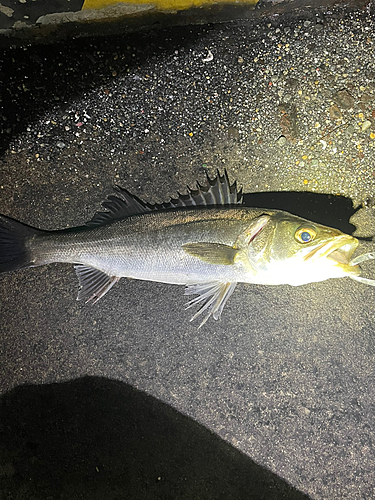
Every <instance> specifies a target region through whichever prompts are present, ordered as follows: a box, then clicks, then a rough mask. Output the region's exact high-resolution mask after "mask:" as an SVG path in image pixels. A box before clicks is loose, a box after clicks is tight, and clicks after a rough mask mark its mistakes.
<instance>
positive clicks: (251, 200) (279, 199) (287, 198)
mask: <svg viewBox="0 0 375 500" xmlns="http://www.w3.org/2000/svg"><path fill="white" fill-rule="evenodd" d="M244 204H245V206H247V207H257V208H273V209H277V210H285V211H286V212H289V213H292V214H294V215H298V216H299V217H304V218H305V219H308V220H310V221H312V222H317V223H318V224H323V225H325V226H330V227H334V228H336V229H340V231H342V232H344V233H347V234H351V233H353V231H354V229H355V226H353V225H352V224H350V222H349V220H350V218H351V217H352V216H353V215H354V213H355V212H356V210H355V209H354V208H353V202H352V200H351V199H350V198H346V197H345V196H334V195H330V194H322V193H309V192H297V191H280V192H265V193H249V194H245V195H244Z"/></svg>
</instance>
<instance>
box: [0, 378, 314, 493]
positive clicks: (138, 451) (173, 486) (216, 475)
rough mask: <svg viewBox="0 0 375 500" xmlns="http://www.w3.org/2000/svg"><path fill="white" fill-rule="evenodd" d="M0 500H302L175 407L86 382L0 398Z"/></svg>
mask: <svg viewBox="0 0 375 500" xmlns="http://www.w3.org/2000/svg"><path fill="white" fill-rule="evenodd" d="M0 422H1V424H0V425H1V427H0V436H1V447H0V474H1V476H2V481H1V486H0V497H1V498H12V499H14V500H18V499H25V498H33V499H41V498H43V499H46V498H54V499H57V498H59V499H68V498H69V499H70V500H74V499H77V498H79V499H86V498H87V499H88V498H90V499H103V498H106V499H123V498H131V499H138V498H139V499H149V498H152V499H174V500H175V499H179V498H184V499H197V498H199V499H214V498H215V499H219V498H222V499H226V500H229V499H236V500H239V499H246V500H249V499H257V500H261V499H267V500H273V499H281V498H283V499H291V500H293V499H305V498H308V497H307V496H305V495H303V494H302V493H300V492H298V491H296V490H295V489H293V488H292V487H291V486H289V485H288V484H287V483H285V482H284V481H283V480H282V479H280V478H279V477H277V476H276V475H274V474H273V473H271V472H270V471H268V470H266V469H264V468H263V467H261V466H259V465H257V464H256V463H254V462H253V461H252V460H251V459H249V458H248V457H247V456H245V455H243V454H241V453H240V452H238V451H237V450H236V449H235V448H233V447H232V446H230V445H229V444H227V443H226V442H224V441H223V440H221V439H220V438H219V437H218V436H216V435H215V434H212V433H211V432H210V431H208V430H207V429H206V428H204V427H202V426H201V425H200V424H198V423H196V422H195V421H193V420H191V419H190V418H188V417H186V416H183V415H182V414H180V413H178V412H177V411H175V410H173V409H172V408H171V407H169V406H167V405H165V404H163V403H161V402H160V401H158V400H156V399H154V398H153V397H151V396H149V395H146V394H145V393H142V392H140V391H138V390H136V389H134V388H132V387H131V386H129V385H127V384H124V383H122V382H118V381H113V380H108V379H105V378H98V377H85V378H81V379H77V380H74V381H71V382H65V383H59V384H51V385H27V386H21V387H17V388H15V389H13V390H12V391H10V392H8V393H7V394H5V395H4V396H2V398H1V400H0Z"/></svg>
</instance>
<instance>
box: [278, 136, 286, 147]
mask: <svg viewBox="0 0 375 500" xmlns="http://www.w3.org/2000/svg"><path fill="white" fill-rule="evenodd" d="M276 144H278V145H279V146H285V144H286V137H285V136H284V135H281V136H280V137H279V138H278V139H277V141H276Z"/></svg>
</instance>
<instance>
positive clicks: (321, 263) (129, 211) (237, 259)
mask: <svg viewBox="0 0 375 500" xmlns="http://www.w3.org/2000/svg"><path fill="white" fill-rule="evenodd" d="M118 194H119V196H117V197H115V196H111V197H109V198H108V200H107V201H106V202H104V203H103V206H104V207H105V208H106V211H105V212H99V213H97V214H96V215H95V216H94V218H93V219H92V220H91V221H90V222H88V223H87V225H86V226H83V227H78V228H71V229H66V230H60V231H42V230H38V229H35V228H31V227H29V226H26V225H24V224H22V223H20V222H17V221H15V220H13V219H10V218H8V217H5V216H0V272H3V271H9V270H16V269H19V268H21V267H31V266H40V265H44V264H49V263H52V262H70V263H74V264H75V269H76V273H77V275H78V278H79V281H80V285H81V289H80V291H79V294H78V299H83V300H86V301H93V302H96V301H97V300H99V299H100V298H101V297H102V296H103V295H104V294H105V293H106V292H107V291H108V290H109V289H110V288H111V287H112V286H113V285H114V284H115V283H116V282H117V281H118V280H119V279H120V278H122V277H128V278H135V279H141V280H150V281H159V282H164V283H172V284H178V285H186V292H185V293H186V294H187V295H197V297H195V298H193V299H192V300H191V301H190V302H189V306H191V305H200V306H201V308H200V309H199V310H198V312H197V313H196V314H195V316H193V318H192V319H194V317H196V316H197V315H199V314H202V313H203V312H204V311H206V313H207V316H206V317H205V319H204V320H203V322H202V324H203V323H204V322H205V321H206V320H207V318H208V317H209V316H210V315H212V316H213V317H214V318H215V319H218V318H219V317H220V315H221V312H222V310H223V307H224V305H225V303H226V301H227V300H228V298H229V296H230V295H231V293H233V291H234V289H235V287H236V284H237V283H238V282H246V283H257V284H263V285H282V284H289V285H293V286H298V285H303V284H306V283H310V282H314V281H322V280H326V279H329V278H341V277H345V276H349V277H352V278H354V279H355V278H358V277H359V274H360V268H359V266H358V265H354V264H353V263H352V262H351V257H352V255H353V253H354V251H355V249H356V248H357V245H358V241H357V240H356V239H355V238H353V237H352V236H350V235H346V234H343V233H341V232H340V231H339V230H337V229H333V228H329V227H326V226H322V225H320V224H316V223H313V222H310V221H307V220H305V219H302V218H300V217H297V216H294V215H292V214H289V213H286V212H283V211H278V210H264V209H258V208H247V207H244V206H241V204H240V203H241V201H242V197H241V192H239V193H238V192H237V187H236V183H234V184H232V185H231V184H230V183H229V180H228V176H227V174H226V173H225V175H224V176H220V175H219V174H218V176H217V177H216V179H214V180H211V179H209V178H208V179H207V186H206V187H202V186H200V185H198V187H197V190H189V193H188V194H187V195H180V196H179V198H178V199H176V200H173V199H172V200H171V201H170V202H168V203H165V204H162V205H159V206H156V205H149V204H147V203H144V202H142V201H141V200H139V199H138V198H136V197H134V196H132V195H131V194H130V193H128V192H127V191H126V190H122V189H118Z"/></svg>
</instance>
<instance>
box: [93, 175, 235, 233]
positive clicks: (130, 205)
mask: <svg viewBox="0 0 375 500" xmlns="http://www.w3.org/2000/svg"><path fill="white" fill-rule="evenodd" d="M115 190H116V194H117V196H109V197H108V198H107V200H106V201H105V202H104V203H103V204H102V205H103V207H104V208H105V209H107V211H105V212H97V213H96V214H95V215H94V217H93V218H92V219H91V220H90V221H89V222H87V223H86V225H87V226H89V227H97V226H101V225H104V224H108V223H110V222H113V221H115V220H121V219H124V218H126V217H130V216H132V215H139V214H144V213H147V212H151V211H154V210H170V209H174V208H183V207H202V206H205V207H207V206H223V205H237V204H240V203H242V189H240V190H239V191H238V189H237V183H236V182H234V183H233V184H230V181H229V178H228V174H227V171H226V170H224V174H223V175H220V172H219V171H217V176H216V177H215V178H214V179H210V178H209V177H208V175H207V183H206V185H205V186H202V185H200V184H199V183H198V182H197V183H196V189H191V188H189V187H188V192H187V194H180V193H178V198H176V199H174V198H171V200H170V201H167V202H165V203H161V204H155V205H152V204H150V203H146V202H144V201H142V200H141V199H139V198H138V197H137V196H134V195H132V194H131V193H129V191H127V190H126V189H122V188H120V187H118V186H117V187H116V188H115Z"/></svg>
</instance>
